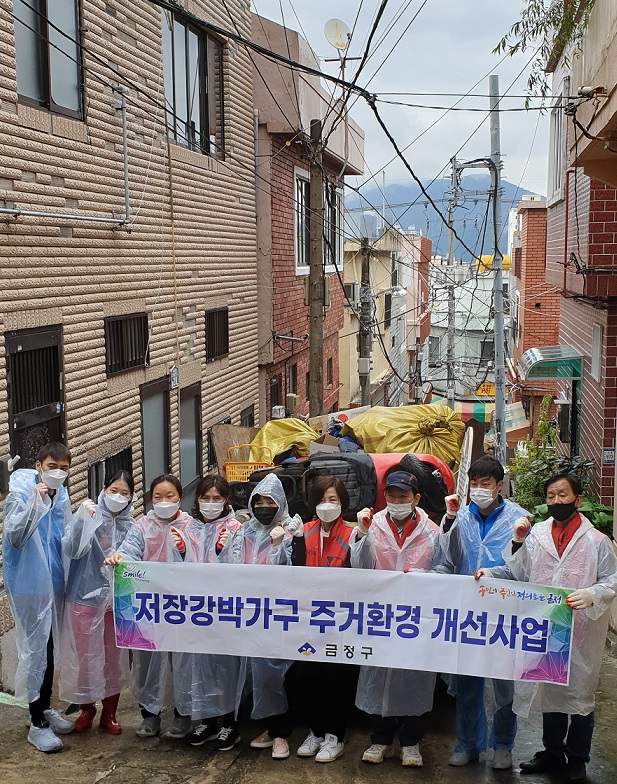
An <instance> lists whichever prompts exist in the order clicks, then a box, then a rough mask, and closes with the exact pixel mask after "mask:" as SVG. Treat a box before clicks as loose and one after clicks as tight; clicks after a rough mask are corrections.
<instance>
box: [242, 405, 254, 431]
mask: <svg viewBox="0 0 617 784" xmlns="http://www.w3.org/2000/svg"><path fill="white" fill-rule="evenodd" d="M240 424H241V425H242V427H254V426H255V406H254V405H253V406H248V407H247V408H243V409H242V411H240Z"/></svg>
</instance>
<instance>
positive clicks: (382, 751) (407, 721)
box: [351, 468, 439, 767]
mask: <svg viewBox="0 0 617 784" xmlns="http://www.w3.org/2000/svg"><path fill="white" fill-rule="evenodd" d="M385 496H386V503H387V506H386V508H385V509H384V510H383V511H381V512H377V514H373V513H372V510H370V509H363V510H362V511H361V512H359V513H358V526H357V528H356V532H355V537H354V539H353V540H352V545H351V565H352V567H354V568H359V569H386V570H389V571H397V572H410V571H426V572H428V571H430V570H431V569H432V568H433V567H434V566H436V564H437V563H438V560H439V528H438V527H437V526H436V525H435V523H433V522H432V521H431V520H430V519H429V517H428V515H427V514H426V512H425V511H424V510H423V509H421V508H420V507H419V506H418V503H419V502H420V495H419V493H418V482H417V479H416V477H415V476H413V475H412V474H410V473H408V472H406V471H401V470H396V468H395V470H393V471H392V472H391V473H390V474H389V475H388V477H387V479H386V486H385ZM435 680H436V674H435V673H433V672H419V671H416V670H400V669H392V668H385V667H361V668H360V679H359V681H358V690H357V693H356V705H357V707H358V708H360V710H362V711H364V712H365V713H368V714H370V715H371V719H372V724H373V729H372V732H371V746H370V747H369V748H368V749H367V750H366V751H365V752H364V754H363V756H362V760H363V761H364V762H370V763H380V762H383V760H384V758H385V757H388V756H390V755H391V753H392V742H393V740H394V736H395V735H398V738H399V741H400V745H401V760H402V763H403V765H404V766H405V767H420V766H421V765H422V764H423V760H422V755H421V754H420V749H419V745H418V744H419V742H420V740H421V739H422V735H423V730H424V727H423V719H422V717H423V715H424V714H425V713H428V711H430V710H431V708H432V707H433V692H434V691H435Z"/></svg>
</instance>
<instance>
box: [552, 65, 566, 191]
mask: <svg viewBox="0 0 617 784" xmlns="http://www.w3.org/2000/svg"><path fill="white" fill-rule="evenodd" d="M569 81H570V80H569V79H566V80H565V81H564V86H563V95H567V94H568V93H569V90H570V85H569ZM563 104H564V100H563V97H562V96H561V95H558V96H556V97H555V100H554V102H553V108H552V110H551V116H550V140H549V154H548V155H549V157H548V197H549V199H551V198H555V197H559V196H561V194H562V189H563V182H564V176H565V168H566V165H565V146H566V139H565V135H564V130H565V129H564V114H563Z"/></svg>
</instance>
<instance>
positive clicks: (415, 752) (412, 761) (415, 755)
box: [401, 743, 424, 768]
mask: <svg viewBox="0 0 617 784" xmlns="http://www.w3.org/2000/svg"><path fill="white" fill-rule="evenodd" d="M401 759H402V760H403V767H405V768H421V767H422V765H423V764H424V761H423V760H422V755H421V754H420V749H419V748H418V744H417V743H416V745H415V746H401Z"/></svg>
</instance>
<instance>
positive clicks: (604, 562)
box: [492, 515, 617, 716]
mask: <svg viewBox="0 0 617 784" xmlns="http://www.w3.org/2000/svg"><path fill="white" fill-rule="evenodd" d="M581 518H582V522H581V525H580V527H579V528H578V530H577V531H576V533H575V534H574V536H573V537H572V540H571V541H570V543H569V544H568V546H567V547H566V549H565V551H564V553H563V555H562V557H561V558H559V555H558V553H557V550H556V548H555V543H554V541H553V536H552V524H553V520H552V518H549V519H548V520H546V521H544V522H543V523H536V525H534V526H533V527H532V529H531V531H530V532H529V535H528V536H527V538H526V539H525V542H524V545H523V546H522V547H521V548H519V549H518V550H517V552H516V553H515V554H514V555H510V554H509V553H510V547H509V546H508V547H507V548H506V552H505V553H504V555H505V561H506V565H505V567H502V568H497V569H493V570H492V571H493V575H494V576H495V577H499V578H504V579H508V578H509V579H514V580H519V581H522V582H532V583H538V584H540V585H554V586H556V587H559V588H571V589H576V588H587V589H588V590H589V591H591V593H592V594H593V605H592V606H591V607H588V608H587V609H586V610H573V619H574V623H573V627H572V658H571V661H570V684H569V686H559V685H557V684H553V683H524V682H517V683H516V685H515V693H514V706H513V709H514V712H515V713H518V714H519V715H520V716H528V715H529V712H530V711H531V710H541V711H542V712H543V713H568V714H579V715H581V716H586V715H588V714H589V713H591V711H592V710H593V709H594V705H595V691H596V688H597V685H598V678H599V675H600V665H601V664H602V654H603V652H604V645H605V642H606V633H607V631H608V623H609V618H610V609H611V604H612V602H613V599H614V598H615V596H616V595H617V555H616V554H615V546H614V544H613V543H612V542H611V540H610V539H609V538H608V537H607V536H605V535H604V534H603V533H601V532H600V531H598V530H597V529H596V528H594V527H593V525H592V524H591V523H590V522H589V520H588V519H587V518H586V517H584V516H583V515H581Z"/></svg>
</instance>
